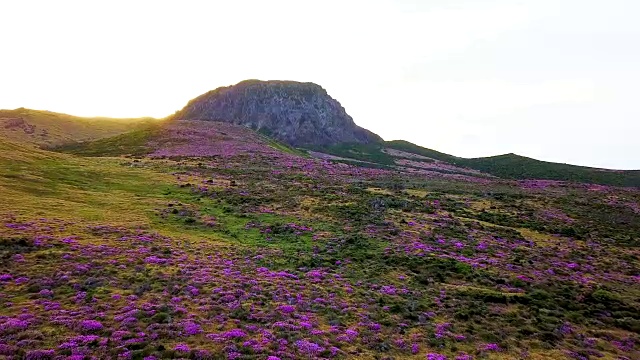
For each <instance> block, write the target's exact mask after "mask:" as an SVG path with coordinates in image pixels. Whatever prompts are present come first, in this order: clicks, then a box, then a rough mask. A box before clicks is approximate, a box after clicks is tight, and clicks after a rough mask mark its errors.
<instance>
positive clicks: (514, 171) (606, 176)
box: [456, 154, 640, 187]
mask: <svg viewBox="0 0 640 360" xmlns="http://www.w3.org/2000/svg"><path fill="white" fill-rule="evenodd" d="M456 163H458V164H460V165H463V166H467V167H470V168H473V169H477V170H480V171H484V172H488V173H490V174H493V175H496V176H499V177H502V178H507V179H549V180H563V181H573V182H582V183H593V184H604V185H615V186H635V187H640V170H624V171H622V170H605V169H596V168H589V167H584V166H576V165H569V164H559V163H552V162H547V161H540V160H536V159H531V158H528V157H524V156H519V155H516V154H506V155H499V156H491V157H486V158H476V159H459V160H457V161H456Z"/></svg>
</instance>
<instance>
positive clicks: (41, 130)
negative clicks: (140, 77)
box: [0, 108, 158, 147]
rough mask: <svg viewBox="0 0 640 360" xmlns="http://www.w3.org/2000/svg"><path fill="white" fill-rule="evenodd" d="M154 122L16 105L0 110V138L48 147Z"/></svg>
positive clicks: (120, 132) (102, 135)
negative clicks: (66, 112)
mask: <svg viewBox="0 0 640 360" xmlns="http://www.w3.org/2000/svg"><path fill="white" fill-rule="evenodd" d="M157 121H158V120H156V119H153V118H123V119H114V118H105V117H93V118H88V117H78V116H72V115H67V114H60V113H55V112H51V111H43V110H32V109H25V108H19V109H15V110H0V137H3V138H5V139H8V140H13V141H18V142H21V143H29V144H34V145H37V146H44V147H51V146H58V145H62V144H68V143H74V142H83V141H91V140H97V139H101V138H106V137H111V136H115V135H118V134H122V133H125V132H127V131H131V130H134V129H137V128H139V127H141V126H145V125H148V124H153V123H156V122H157Z"/></svg>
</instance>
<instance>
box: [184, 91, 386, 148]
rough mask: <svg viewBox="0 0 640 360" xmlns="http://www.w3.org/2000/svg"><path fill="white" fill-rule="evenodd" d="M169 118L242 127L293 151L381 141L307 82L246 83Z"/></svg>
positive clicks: (215, 93)
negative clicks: (307, 147)
mask: <svg viewBox="0 0 640 360" xmlns="http://www.w3.org/2000/svg"><path fill="white" fill-rule="evenodd" d="M171 118H172V119H182V120H217V121H224V122H230V123H233V124H238V125H244V126H247V127H250V128H252V129H254V130H256V131H259V132H261V133H263V134H265V135H268V136H271V137H273V138H274V139H276V140H279V141H282V142H285V143H287V144H290V145H294V146H326V145H335V144H341V143H359V144H370V143H375V142H381V141H382V138H380V136H378V135H376V134H374V133H372V132H371V131H369V130H366V129H363V128H361V127H359V126H357V125H356V124H355V123H354V121H353V119H352V118H351V116H349V115H348V114H347V113H346V111H345V109H344V108H343V107H342V106H341V105H340V103H339V102H338V101H337V100H335V99H333V98H332V97H331V96H329V94H327V91H326V90H325V89H323V88H322V87H321V86H319V85H317V84H314V83H308V82H307V83H301V82H296V81H279V80H272V81H260V80H245V81H242V82H240V83H238V84H236V85H233V86H227V87H220V88H217V89H215V90H212V91H209V92H207V93H205V94H203V95H200V96H198V97H197V98H195V99H193V100H191V101H190V102H189V103H188V104H187V105H186V106H185V107H184V108H183V109H182V110H180V111H178V112H176V113H175V114H174V115H173V116H172V117H171Z"/></svg>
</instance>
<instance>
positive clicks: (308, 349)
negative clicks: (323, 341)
mask: <svg viewBox="0 0 640 360" xmlns="http://www.w3.org/2000/svg"><path fill="white" fill-rule="evenodd" d="M296 347H297V348H298V351H300V352H301V353H303V354H307V355H317V354H319V353H321V352H323V351H324V348H323V347H322V346H320V345H318V344H316V343H314V342H311V341H307V340H298V341H296Z"/></svg>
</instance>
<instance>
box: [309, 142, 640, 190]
mask: <svg viewBox="0 0 640 360" xmlns="http://www.w3.org/2000/svg"><path fill="white" fill-rule="evenodd" d="M385 147H386V148H391V149H395V150H401V151H405V152H409V153H413V154H417V155H421V156H425V157H428V158H431V159H435V160H439V161H443V162H446V163H449V164H452V165H456V166H460V167H466V168H470V169H474V170H478V171H482V172H484V173H487V174H491V175H494V176H497V177H500V178H504V179H515V180H524V179H545V180H560V181H571V182H579V183H592V184H602V185H613V186H629V187H640V170H624V171H613V170H603V169H596V168H590V167H584V166H576V165H570V164H560V163H553V162H548V161H540V160H536V159H531V158H527V157H524V156H519V155H515V154H505V155H499V156H491V157H484V158H473V159H467V158H461V157H456V156H453V155H448V154H445V153H441V152H438V151H435V150H431V149H427V148H423V147H420V146H418V145H415V144H412V143H410V142H407V141H403V140H394V141H387V142H385V143H383V144H341V145H335V146H328V147H318V148H314V149H313V150H317V151H321V152H325V153H328V154H332V155H336V156H340V157H344V158H348V159H355V160H360V161H366V162H372V163H376V164H380V165H382V166H392V165H395V160H396V159H397V158H395V157H393V156H391V155H389V154H386V153H384V152H383V151H382V150H383V149H384V148H385ZM414 160H415V161H421V160H420V159H414ZM347 161H348V160H347ZM350 163H352V164H354V165H359V166H371V165H364V164H362V163H357V162H354V161H351V162H350Z"/></svg>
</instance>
